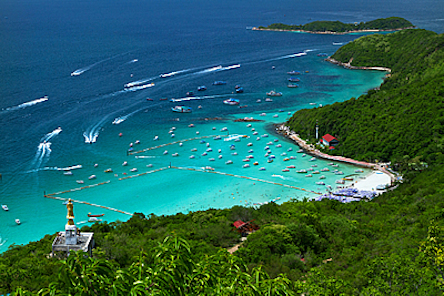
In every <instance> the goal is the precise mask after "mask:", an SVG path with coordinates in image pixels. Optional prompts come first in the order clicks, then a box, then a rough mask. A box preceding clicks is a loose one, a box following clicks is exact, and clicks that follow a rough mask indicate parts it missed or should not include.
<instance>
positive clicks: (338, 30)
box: [253, 17, 415, 35]
mask: <svg viewBox="0 0 444 296" xmlns="http://www.w3.org/2000/svg"><path fill="white" fill-rule="evenodd" d="M414 27H415V26H414V25H413V24H412V23H411V22H409V21H408V20H406V19H403V18H401V17H389V18H380V19H376V20H373V21H369V22H360V23H353V24H346V23H343V22H340V21H315V22H311V23H308V24H305V25H286V24H282V23H275V24H271V25H269V26H268V27H263V26H259V27H254V28H253V30H258V31H289V32H302V33H311V34H333V35H343V34H350V33H366V32H385V31H387V32H390V31H400V30H405V29H412V28H414Z"/></svg>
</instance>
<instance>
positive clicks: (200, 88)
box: [197, 85, 207, 91]
mask: <svg viewBox="0 0 444 296" xmlns="http://www.w3.org/2000/svg"><path fill="white" fill-rule="evenodd" d="M204 90H207V87H206V86H205V85H201V86H199V87H197V91H204Z"/></svg>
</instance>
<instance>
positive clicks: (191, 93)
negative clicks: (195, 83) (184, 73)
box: [186, 91, 194, 97]
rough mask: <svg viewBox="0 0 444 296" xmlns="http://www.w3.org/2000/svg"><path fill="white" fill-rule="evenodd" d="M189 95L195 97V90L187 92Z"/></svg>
mask: <svg viewBox="0 0 444 296" xmlns="http://www.w3.org/2000/svg"><path fill="white" fill-rule="evenodd" d="M186 95H187V97H193V96H194V92H193V91H188V92H187V93H186Z"/></svg>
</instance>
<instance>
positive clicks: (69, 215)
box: [66, 199, 74, 225]
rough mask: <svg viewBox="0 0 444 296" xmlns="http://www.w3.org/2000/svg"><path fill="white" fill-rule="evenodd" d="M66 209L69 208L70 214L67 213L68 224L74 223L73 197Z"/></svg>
mask: <svg viewBox="0 0 444 296" xmlns="http://www.w3.org/2000/svg"><path fill="white" fill-rule="evenodd" d="M66 209H67V210H68V214H67V215H66V219H68V225H74V220H73V219H74V205H73V204H72V201H71V199H69V200H68V203H67V204H66Z"/></svg>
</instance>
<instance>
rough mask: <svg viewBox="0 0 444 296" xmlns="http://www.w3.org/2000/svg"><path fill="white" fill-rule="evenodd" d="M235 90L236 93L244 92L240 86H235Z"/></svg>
mask: <svg viewBox="0 0 444 296" xmlns="http://www.w3.org/2000/svg"><path fill="white" fill-rule="evenodd" d="M236 92H237V93H238V94H240V93H243V92H244V89H243V88H242V87H239V88H236Z"/></svg>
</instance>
